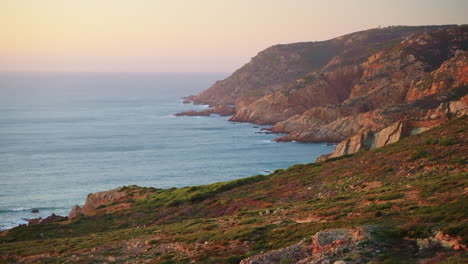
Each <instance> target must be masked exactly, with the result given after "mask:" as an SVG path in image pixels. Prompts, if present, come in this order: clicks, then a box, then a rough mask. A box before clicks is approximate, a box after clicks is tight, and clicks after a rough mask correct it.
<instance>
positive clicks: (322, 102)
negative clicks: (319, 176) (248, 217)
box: [182, 25, 468, 155]
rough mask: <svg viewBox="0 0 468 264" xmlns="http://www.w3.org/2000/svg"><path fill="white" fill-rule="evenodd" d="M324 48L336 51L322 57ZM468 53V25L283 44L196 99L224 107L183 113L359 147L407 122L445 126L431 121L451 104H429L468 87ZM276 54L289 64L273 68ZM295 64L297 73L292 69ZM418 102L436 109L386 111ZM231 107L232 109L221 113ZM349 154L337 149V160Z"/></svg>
mask: <svg viewBox="0 0 468 264" xmlns="http://www.w3.org/2000/svg"><path fill="white" fill-rule="evenodd" d="M306 47H307V48H306ZM322 49H326V50H327V51H329V52H328V53H327V52H325V53H324V54H325V55H323V56H321V57H320V58H319V59H318V58H317V56H318V54H319V53H323V52H324V51H323V50H322ZM467 49H468V26H466V25H463V26H435V27H390V28H385V29H373V30H368V31H363V32H357V33H353V34H349V35H346V36H343V37H339V38H336V39H332V40H329V41H324V42H314V43H300V44H291V45H283V46H275V47H273V48H270V49H267V50H266V51H264V52H262V53H260V54H259V55H258V56H257V57H255V58H254V59H253V60H252V61H251V62H250V63H249V64H247V65H246V66H244V67H243V68H242V69H240V70H239V71H237V72H235V73H234V74H233V75H232V76H231V77H229V78H228V79H226V80H225V81H222V82H219V83H217V84H215V85H214V86H213V87H211V88H209V89H208V90H206V91H204V92H202V93H200V94H199V95H197V96H192V97H190V99H191V100H192V101H194V102H195V103H209V104H210V105H212V106H216V107H214V108H212V109H210V110H207V111H204V112H201V113H196V112H190V113H182V114H183V115H184V114H189V115H196V114H202V115H203V114H204V115H208V114H211V113H216V112H219V113H221V114H223V115H229V114H233V116H232V117H231V119H230V120H231V121H239V122H252V123H256V124H270V125H272V128H271V131H272V132H273V133H285V134H287V136H284V137H281V138H278V139H277V141H292V140H295V141H303V142H323V141H328V142H340V141H342V140H346V141H348V143H352V142H354V141H356V140H357V139H358V138H363V135H365V134H367V133H377V132H378V131H380V130H382V129H384V128H385V127H388V126H391V125H392V124H394V123H396V122H400V121H402V122H403V121H404V119H411V121H412V124H413V125H416V124H417V123H419V124H422V123H424V127H420V128H418V127H412V131H422V130H424V129H427V127H431V124H432V126H433V125H438V124H440V123H441V122H423V121H424V120H423V119H424V118H426V116H427V115H428V113H429V111H436V110H435V108H436V107H438V105H440V104H441V103H443V102H441V101H440V100H437V104H436V105H434V104H431V103H430V102H428V100H427V99H425V98H427V97H428V96H431V95H435V94H442V93H444V92H447V91H449V90H452V89H456V88H460V87H466V85H468V51H467ZM295 50H297V52H295ZM273 54H276V55H277V56H280V57H284V58H285V59H282V60H279V61H280V62H279V61H274V62H273V64H274V65H270V64H269V63H270V62H272V61H273V60H270V59H271V58H272V57H275V56H276V55H275V56H273ZM288 54H289V55H288ZM298 54H300V55H298ZM289 56H290V57H289ZM299 57H300V58H301V59H299ZM267 58H270V59H267ZM286 58H289V59H286ZM293 58H295V59H293ZM308 60H309V61H308ZM306 61H308V62H309V63H306ZM291 65H294V67H296V68H295V69H296V71H295V72H296V73H297V75H295V74H292V73H291V72H290V71H289V69H290V67H292V66H291ZM299 68H300V69H301V70H298V69H299ZM286 69H288V70H286ZM270 74H274V75H275V77H274V78H270V77H271V76H270ZM253 75H255V78H256V79H255V78H254V77H253ZM253 78H254V79H255V80H256V81H253V80H254V79H253ZM260 79H261V81H260ZM235 80H237V82H234V81H235ZM239 80H242V81H239ZM464 93H466V89H465V91H464ZM226 98H230V100H228V99H226ZM452 99H453V98H451V99H450V100H452ZM418 100H423V101H424V102H426V104H428V105H432V106H433V108H430V107H424V111H425V112H422V110H423V108H421V107H419V108H418V110H419V111H418V112H417V113H416V116H412V117H411V118H409V116H410V115H412V114H414V113H415V111H410V110H411V109H410V108H408V107H400V111H399V114H395V113H394V112H392V115H390V116H388V115H387V111H386V110H385V109H387V108H394V107H395V106H401V105H402V104H409V103H410V102H413V101H418ZM446 102H448V101H446ZM224 104H229V107H230V108H229V110H231V111H225V110H224V111H221V110H222V109H223V108H222V107H220V105H224ZM216 109H220V110H218V111H217V110H216ZM404 111H406V112H404ZM410 112H411V114H410ZM448 119H450V117H448V118H447V119H446V120H448ZM426 121H427V120H426ZM369 131H370V132H369ZM353 136H355V137H354V138H351V137H353ZM402 136H403V135H402ZM386 142H393V140H389V141H386ZM346 144H347V143H346V142H343V143H342V144H341V145H340V146H339V147H340V148H342V147H343V146H344V145H346ZM352 145H353V144H352ZM358 145H359V144H358ZM374 145H375V144H374ZM377 145H378V144H377ZM352 148H353V147H352V146H350V149H349V150H351V149H352ZM369 148H372V147H370V146H368V147H364V148H363V149H369ZM344 149H346V148H344ZM344 149H342V150H344ZM347 152H348V151H344V152H343V151H339V150H337V151H335V154H333V155H336V154H337V153H347ZM352 152H353V151H350V153H352Z"/></svg>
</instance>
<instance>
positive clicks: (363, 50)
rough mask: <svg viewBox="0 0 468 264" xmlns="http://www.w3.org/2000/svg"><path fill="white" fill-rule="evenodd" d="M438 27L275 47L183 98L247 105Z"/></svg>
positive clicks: (389, 30) (375, 31) (377, 31)
mask: <svg viewBox="0 0 468 264" xmlns="http://www.w3.org/2000/svg"><path fill="white" fill-rule="evenodd" d="M434 28H441V26H423V27H392V28H386V29H372V30H367V31H362V32H357V33H352V34H349V35H345V36H342V37H339V38H335V39H332V40H328V41H320V42H304V43H295V44H285V45H275V46H272V47H270V48H268V49H266V50H264V51H262V52H260V53H259V54H258V55H257V56H255V57H254V58H252V60H251V61H250V62H249V63H247V64H246V65H244V66H243V67H242V68H240V69H239V70H237V71H236V72H234V73H233V74H232V75H231V76H230V77H228V78H227V79H225V80H222V81H218V82H216V83H215V84H214V85H213V86H211V87H210V88H208V89H207V90H205V91H203V92H201V93H200V94H198V95H194V96H189V97H187V100H188V101H191V102H194V103H196V104H201V103H203V104H209V105H212V106H215V105H219V104H222V105H236V107H238V108H240V107H243V106H246V105H249V104H251V103H253V102H255V101H256V100H258V99H259V98H261V97H262V96H264V95H267V94H270V93H272V92H275V91H278V90H280V89H288V87H290V86H291V85H293V84H291V83H294V82H296V80H298V79H301V78H303V77H304V76H305V75H307V74H309V73H311V72H318V71H322V70H324V71H325V72H328V71H333V70H334V69H335V68H338V67H343V66H346V65H356V64H359V63H361V62H362V61H365V59H366V58H367V57H368V56H369V55H370V54H372V53H373V52H376V51H379V50H382V49H383V48H385V47H386V46H388V45H389V43H398V42H400V41H401V40H402V39H404V38H405V37H407V36H408V35H410V34H412V33H415V32H422V31H424V30H430V29H434Z"/></svg>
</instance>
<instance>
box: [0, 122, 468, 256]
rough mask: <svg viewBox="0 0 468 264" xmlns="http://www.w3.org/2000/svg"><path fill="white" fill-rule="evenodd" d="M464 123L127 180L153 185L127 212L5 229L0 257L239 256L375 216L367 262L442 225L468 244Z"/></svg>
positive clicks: (408, 247) (400, 250)
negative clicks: (290, 160)
mask: <svg viewBox="0 0 468 264" xmlns="http://www.w3.org/2000/svg"><path fill="white" fill-rule="evenodd" d="M467 123H468V118H467V117H463V118H460V119H457V120H455V121H451V122H449V123H447V124H445V125H442V126H440V127H437V128H435V129H432V130H430V131H427V132H425V133H423V134H420V135H416V136H412V137H409V138H406V139H404V140H402V141H400V142H398V143H395V144H392V145H389V146H386V147H383V148H380V149H376V150H373V151H369V152H360V153H357V154H355V155H353V156H348V157H343V158H340V159H336V160H330V161H327V162H323V163H311V164H305V165H295V166H292V167H290V168H288V169H286V170H277V171H275V172H274V173H272V174H271V175H269V176H254V177H251V178H246V179H241V180H237V181H232V182H225V183H216V184H212V185H206V186H196V187H186V188H181V189H168V190H159V189H151V188H148V189H141V188H135V187H133V188H127V191H128V192H129V193H132V192H151V195H150V198H147V199H144V200H132V202H133V204H134V205H133V207H132V209H130V210H127V211H122V212H117V213H113V214H106V215H98V216H92V217H81V218H78V219H76V220H74V221H73V222H71V223H65V224H63V223H62V224H46V225H35V226H29V227H26V226H24V227H18V228H15V229H12V230H11V231H10V232H9V233H8V234H7V235H6V236H4V237H0V255H1V256H3V259H2V258H0V261H2V260H3V261H5V262H13V261H17V260H18V259H19V260H21V256H30V255H37V254H43V253H47V254H43V255H40V256H36V258H37V259H40V260H41V261H44V262H46V261H49V262H50V263H56V262H63V261H65V260H69V261H70V262H71V263H92V262H93V261H98V262H99V261H106V260H108V259H107V258H108V256H110V255H112V256H116V260H117V261H124V260H133V261H135V260H137V259H152V260H153V261H154V263H189V262H190V261H191V260H195V261H197V263H238V261H239V260H240V259H242V258H244V257H246V256H250V255H253V254H256V253H259V252H261V251H267V250H270V249H276V248H281V247H285V246H287V245H290V244H293V243H296V242H298V241H300V240H301V239H303V238H306V237H309V236H311V235H313V234H314V233H316V232H317V231H320V230H323V229H326V228H335V227H350V226H359V225H364V224H379V225H382V226H385V227H386V228H385V230H386V232H384V234H383V235H382V237H383V238H382V241H383V242H382V243H384V242H385V243H387V244H385V243H384V244H383V245H384V246H383V248H384V250H382V252H381V253H379V254H377V255H370V256H366V257H367V258H368V260H369V261H370V260H374V261H377V263H378V262H379V261H381V262H382V263H400V262H401V263H414V262H415V261H416V259H417V258H418V257H427V256H421V255H416V253H415V251H414V250H415V248H414V243H413V244H411V243H410V242H408V240H403V238H424V237H429V236H431V235H433V232H434V231H436V230H442V231H444V232H445V233H448V234H453V235H460V236H462V238H463V240H464V242H465V243H467V242H468V228H467V225H466V224H467V219H468V212H467V208H468V201H467V200H466V189H467V188H468V177H467V170H466V164H467V153H468V149H467V145H466V140H467V130H466V129H467ZM401 243H404V244H405V246H402V244H401ZM428 256H429V255H428ZM394 258H398V259H397V260H395V259H394ZM463 258H466V256H465V257H463V256H458V257H455V259H453V260H452V262H447V263H458V262H457V261H459V262H460V263H461V261H463V260H466V259H463ZM33 259H34V258H33ZM385 261H387V262H385ZM392 261H393V262H392ZM351 263H352V261H351ZM374 263H375V262H374Z"/></svg>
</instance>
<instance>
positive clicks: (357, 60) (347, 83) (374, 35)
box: [231, 28, 422, 124]
mask: <svg viewBox="0 0 468 264" xmlns="http://www.w3.org/2000/svg"><path fill="white" fill-rule="evenodd" d="M412 30H414V31H417V30H422V28H393V29H374V30H369V31H364V32H358V33H354V34H350V35H346V36H343V37H340V38H336V39H333V40H332V41H331V42H334V43H336V45H337V46H338V47H339V51H338V52H337V55H336V56H334V57H333V58H332V59H331V60H329V61H328V63H327V65H325V66H324V67H322V68H321V69H320V70H318V71H314V72H311V73H309V74H307V75H306V76H304V77H303V78H300V79H297V80H295V81H294V82H292V83H290V84H289V85H287V86H284V87H283V88H280V89H279V90H278V91H276V92H273V93H271V94H268V95H265V96H263V97H261V98H260V99H258V100H256V101H253V102H248V103H243V104H238V105H237V109H236V113H235V114H234V116H233V117H232V118H231V120H232V121H241V122H253V123H258V124H274V123H277V122H280V121H283V120H286V119H287V118H289V117H291V116H293V115H295V114H300V113H303V112H305V111H306V110H308V109H310V108H312V107H317V106H324V105H328V104H337V103H341V102H343V101H344V100H345V99H347V98H348V97H349V94H350V92H351V89H352V87H353V86H354V85H355V84H356V83H357V82H358V81H359V80H360V79H361V78H362V74H363V69H364V67H363V66H362V65H361V64H362V63H363V62H365V61H366V59H367V58H368V57H369V55H371V54H373V53H374V52H378V51H380V50H382V49H384V48H385V47H387V46H388V45H392V44H394V43H399V42H401V41H402V40H403V39H404V38H405V37H407V36H408V35H409V34H410V33H411V32H414V31H412Z"/></svg>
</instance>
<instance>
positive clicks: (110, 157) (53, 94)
mask: <svg viewBox="0 0 468 264" xmlns="http://www.w3.org/2000/svg"><path fill="white" fill-rule="evenodd" d="M225 77H226V75H223V74H129V73H126V74H1V75H0V229H7V228H11V227H13V226H16V225H18V224H21V223H24V222H25V221H24V219H28V218H34V217H39V216H42V217H45V216H48V215H50V214H51V213H52V212H54V213H56V214H60V215H67V214H68V212H69V210H70V208H71V207H72V206H73V205H74V204H83V203H84V201H85V198H86V195H87V194H88V193H91V192H96V191H104V190H110V189H113V188H116V187H119V186H124V185H131V184H137V185H141V186H153V187H157V188H168V187H182V186H188V185H198V184H209V183H213V182H218V181H227V180H233V179H237V178H241V177H247V176H251V175H256V174H260V173H264V172H265V171H268V170H274V169H277V168H286V167H288V166H290V165H292V164H296V163H308V162H312V161H313V160H314V159H315V158H316V157H317V156H319V155H322V154H325V153H329V152H331V151H332V148H333V147H331V146H325V145H324V144H300V143H294V142H293V143H275V142H272V139H274V138H275V137H277V135H265V134H258V133H255V132H256V131H259V129H260V128H261V127H258V126H255V125H252V124H244V123H233V122H228V121H227V119H228V118H227V117H219V116H214V117H174V116H173V114H174V113H176V112H180V111H185V110H188V109H200V108H203V107H204V106H193V105H184V104H183V103H182V99H181V97H182V96H185V95H189V94H195V93H197V92H199V91H201V90H203V89H205V88H207V87H209V86H210V85H211V84H212V83H213V82H214V81H216V80H219V79H223V78H225ZM31 209H39V210H40V212H39V213H37V214H33V213H31Z"/></svg>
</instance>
